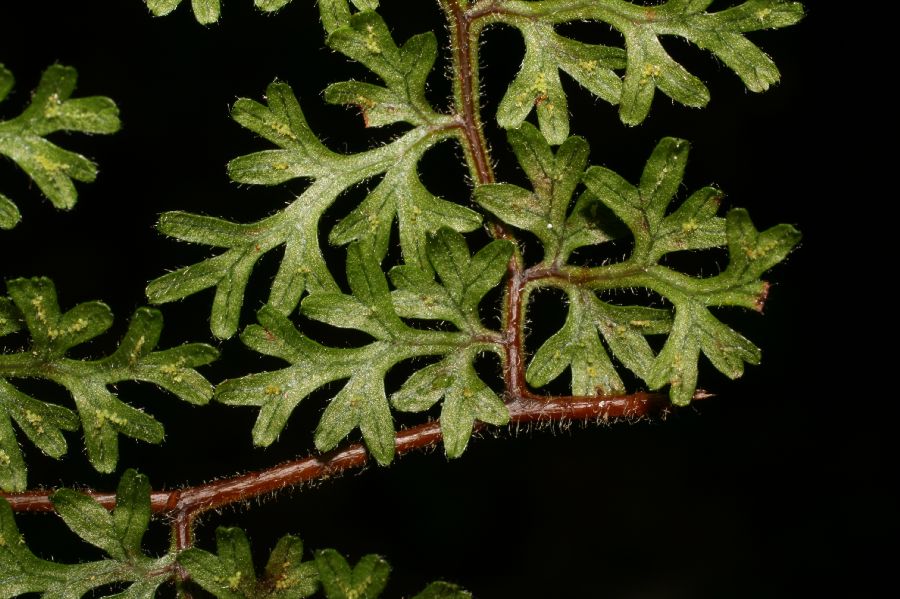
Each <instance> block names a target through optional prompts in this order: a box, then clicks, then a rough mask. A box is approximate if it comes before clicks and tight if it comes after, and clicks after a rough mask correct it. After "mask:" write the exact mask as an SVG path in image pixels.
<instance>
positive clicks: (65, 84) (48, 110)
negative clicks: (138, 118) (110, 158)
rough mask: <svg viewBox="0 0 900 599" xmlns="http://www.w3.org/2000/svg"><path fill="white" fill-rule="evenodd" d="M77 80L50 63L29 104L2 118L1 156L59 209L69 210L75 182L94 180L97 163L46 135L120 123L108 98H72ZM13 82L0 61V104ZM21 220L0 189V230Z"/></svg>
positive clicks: (111, 128) (107, 129)
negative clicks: (18, 112) (63, 147)
mask: <svg viewBox="0 0 900 599" xmlns="http://www.w3.org/2000/svg"><path fill="white" fill-rule="evenodd" d="M77 78H78V76H77V73H76V72H75V69H73V68H71V67H64V66H61V65H53V66H51V67H50V68H48V69H47V70H46V71H44V74H43V76H42V77H41V81H40V83H39V84H38V87H37V89H36V90H35V91H34V94H32V96H31V103H30V104H29V105H28V108H26V109H25V110H24V111H23V112H22V113H21V114H20V115H19V116H17V117H15V118H13V119H9V120H6V121H0V155H3V156H6V157H7V158H10V159H11V160H12V161H13V162H15V163H16V164H17V165H18V166H19V168H21V169H22V170H23V171H25V173H26V174H27V175H28V176H29V177H31V179H32V180H34V182H35V184H36V185H37V186H38V189H40V190H41V193H43V194H44V196H45V197H46V198H47V199H48V200H50V202H51V203H52V204H53V206H55V207H56V208H59V209H61V210H68V209H70V208H72V207H73V206H74V205H75V202H76V200H77V199H78V192H77V191H76V189H75V184H74V181H82V182H86V183H90V182H91V181H93V180H94V179H96V177H97V165H96V164H94V163H93V162H91V161H90V160H88V159H87V158H85V157H84V156H82V155H81V154H76V153H75V152H71V151H69V150H64V149H62V148H60V147H59V146H57V145H56V144H54V143H53V142H51V141H49V140H47V139H46V137H47V136H48V135H51V134H53V133H55V132H57V131H77V132H81V133H104V134H107V133H115V132H116V131H118V130H119V127H120V122H119V109H118V108H117V107H116V105H115V103H114V102H113V101H112V100H110V99H109V98H104V97H101V96H91V97H87V98H75V99H72V98H70V96H71V95H72V92H74V91H75V82H76V80H77ZM13 83H14V79H13V75H12V73H11V72H9V71H8V70H7V69H6V68H4V67H3V65H2V64H0V102H2V101H3V100H4V99H5V98H6V96H7V94H8V93H9V91H10V90H11V89H12V87H13ZM20 219H21V215H20V214H19V209H18V207H17V206H16V205H15V204H14V203H13V201H12V200H11V199H9V198H8V197H6V196H5V195H3V194H2V193H0V229H12V228H13V227H15V226H16V224H17V223H18V222H19V220H20Z"/></svg>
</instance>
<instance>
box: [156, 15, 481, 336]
mask: <svg viewBox="0 0 900 599" xmlns="http://www.w3.org/2000/svg"><path fill="white" fill-rule="evenodd" d="M322 10H325V5H323V6H322ZM347 23H348V24H347V25H345V26H344V27H340V28H337V29H336V30H335V31H334V32H333V33H332V34H331V35H330V36H329V39H328V43H329V45H331V46H332V47H333V48H334V49H336V50H338V51H341V52H343V53H345V54H347V55H348V56H350V57H351V58H354V59H356V60H358V61H360V62H362V63H363V64H365V65H366V66H368V67H369V68H371V69H372V70H373V71H374V72H375V73H376V74H378V75H379V76H380V77H381V78H382V79H383V80H384V81H385V83H386V85H387V87H380V86H376V85H371V84H362V83H357V82H344V83H339V84H335V85H333V86H331V87H330V88H329V89H328V90H327V92H326V99H328V100H329V101H331V102H336V103H353V104H358V105H360V106H363V110H364V114H366V115H367V119H369V122H370V124H384V123H388V122H394V121H396V120H403V121H406V122H409V123H410V124H412V125H414V128H413V129H411V130H410V131H409V132H407V133H405V134H404V135H402V136H401V137H399V138H398V139H396V140H395V141H393V142H391V143H389V144H386V145H384V146H381V147H378V148H375V149H372V150H369V151H366V152H361V153H359V154H353V155H342V154H336V153H334V152H332V151H331V150H329V149H328V148H326V147H325V146H324V145H323V144H322V143H321V142H319V140H318V139H317V138H316V137H315V135H314V134H313V132H312V130H311V129H310V128H309V126H308V125H307V123H306V120H305V118H304V116H303V112H302V111H301V109H300V105H299V103H298V102H297V99H296V98H295V96H294V94H293V92H292V91H291V89H290V88H289V87H288V86H287V85H286V84H283V83H277V82H276V83H273V84H272V85H270V86H269V89H268V91H267V93H266V97H267V99H268V105H267V106H264V105H262V104H259V103H257V102H255V101H252V100H239V101H238V102H237V103H236V104H235V106H234V110H233V112H232V116H233V118H234V119H235V120H236V121H237V122H239V123H240V124H241V125H243V126H244V127H247V128H248V129H250V130H251V131H254V132H255V133H257V134H259V135H261V136H262V137H264V138H265V139H267V140H268V141H270V142H272V143H273V144H275V145H276V146H278V147H279V148H280V149H277V150H265V151H262V152H257V153H254V154H250V155H248V156H242V157H240V158H236V159H235V160H233V161H231V163H230V164H229V165H228V171H229V175H230V176H231V178H232V179H234V180H235V181H237V182H240V183H252V184H264V185H274V184H278V183H283V182H285V181H288V180H291V179H295V178H305V179H311V180H313V183H312V184H311V185H310V186H309V187H308V188H307V190H306V191H305V192H304V193H303V194H301V195H300V196H299V197H298V198H297V199H296V200H295V201H294V202H292V203H291V204H290V205H289V206H288V207H287V208H286V209H285V210H284V211H282V212H280V213H277V214H275V215H273V216H270V217H268V218H265V219H263V220H261V221H258V222H256V223H253V224H250V225H239V224H235V223H230V222H228V221H225V220H222V219H217V218H211V217H205V216H196V215H192V214H185V213H181V212H170V213H167V214H164V215H163V217H162V219H161V220H160V223H159V229H160V231H161V232H163V233H165V234H166V235H170V236H172V237H175V238H178V239H181V240H183V241H189V242H193V243H203V244H206V245H211V246H214V247H221V248H227V251H226V252H225V253H223V254H220V255H218V256H215V257H213V258H210V259H208V260H205V261H203V262H201V263H199V264H195V265H191V266H188V267H185V268H182V269H179V270H176V271H174V272H171V273H169V274H166V275H164V276H162V277H160V278H158V279H156V280H155V281H153V282H152V283H150V285H149V286H148V288H147V295H148V297H149V298H150V300H151V301H152V302H154V303H164V302H169V301H173V300H176V299H180V298H183V297H185V296H188V295H191V294H193V293H196V292H198V291H200V290H202V289H206V288H208V287H216V296H215V300H214V301H213V309H212V317H211V327H212V331H213V333H214V334H215V335H216V336H218V337H230V336H231V335H233V334H234V333H235V332H236V331H237V329H238V321H239V317H240V309H241V306H242V304H243V297H244V288H245V286H246V284H247V280H248V278H249V276H250V273H251V271H252V269H253V267H254V265H255V264H256V262H257V260H259V258H260V257H262V255H263V254H265V253H266V252H268V251H271V250H272V249H274V248H276V247H279V246H282V245H283V246H284V247H285V251H284V258H283V259H282V263H281V268H280V269H279V272H278V275H277V276H276V277H275V280H274V281H273V283H272V290H271V294H270V296H269V305H271V306H272V307H274V308H275V309H276V310H278V311H279V312H280V313H282V314H285V315H287V314H290V313H291V312H292V311H293V310H294V308H296V306H297V303H298V302H299V300H300V297H301V295H302V294H303V292H304V291H305V290H309V291H311V292H315V291H329V292H332V291H336V290H337V286H336V285H335V283H334V280H333V278H332V277H331V275H330V273H329V271H328V268H327V266H326V265H325V261H324V259H323V257H322V252H321V249H320V248H319V245H318V241H317V235H318V227H319V219H320V217H321V216H322V214H323V213H324V211H325V210H326V209H327V208H328V207H329V206H330V205H331V204H332V203H333V202H334V201H335V200H336V199H337V197H338V196H339V195H340V194H341V193H343V192H344V191H345V190H347V189H348V188H350V187H352V186H354V185H357V184H359V183H360V182H362V181H365V180H367V179H370V178H372V177H375V176H377V175H380V174H383V175H384V177H383V179H382V180H381V182H380V183H379V184H378V185H377V186H375V188H374V189H373V190H372V191H371V192H369V194H368V195H367V196H366V198H365V199H364V200H363V202H362V203H361V204H360V205H359V206H358V207H357V208H356V209H355V210H354V211H353V212H351V213H350V214H349V215H348V216H347V217H346V218H345V219H344V220H343V221H341V222H340V223H338V225H337V226H336V227H335V228H334V229H333V230H332V232H331V235H330V237H329V239H330V241H331V242H332V243H336V244H346V243H350V242H353V241H360V242H363V243H365V244H367V245H369V246H371V247H372V248H373V249H374V251H375V253H376V254H377V255H378V256H379V257H383V256H384V255H385V254H386V252H387V247H388V241H389V238H390V232H391V227H392V224H393V222H394V221H395V220H396V221H397V224H398V227H399V230H400V244H401V248H402V251H403V257H404V259H405V260H406V262H408V263H412V264H418V265H419V266H422V267H426V268H427V265H428V260H427V258H426V256H425V244H426V239H427V237H428V235H429V234H430V233H433V232H434V231H437V230H438V229H439V228H441V227H445V226H446V227H450V228H452V229H455V230H457V231H471V230H473V229H475V228H477V227H478V225H479V224H480V223H481V217H480V216H479V215H478V213H476V212H474V211H472V210H470V209H468V208H465V207H462V206H459V205H457V204H454V203H452V202H448V201H446V200H443V199H441V198H438V197H436V196H434V195H432V194H431V193H430V192H429V191H428V190H427V189H425V187H424V186H423V185H422V183H421V182H420V181H419V177H418V173H417V171H416V164H417V163H418V161H419V160H420V159H421V157H422V155H423V154H424V153H425V152H426V151H427V150H428V149H429V148H431V147H432V146H434V145H435V144H436V143H438V142H440V141H442V140H445V139H448V138H450V137H452V136H453V135H455V132H454V131H453V129H452V127H451V125H452V123H453V121H452V119H451V117H448V116H445V115H441V114H438V113H436V112H434V110H433V109H431V107H430V106H429V105H428V103H427V101H426V100H425V96H424V86H425V77H426V76H427V73H428V72H429V71H430V70H431V66H432V64H433V63H434V58H435V55H436V42H435V39H434V36H433V35H432V34H425V35H420V36H415V37H413V38H411V39H410V40H409V41H407V42H406V43H405V44H404V45H403V46H402V47H397V46H396V45H395V44H394V42H393V40H392V39H391V38H390V35H389V34H388V31H387V28H386V27H385V25H384V23H383V21H382V20H381V17H379V16H378V15H376V14H375V13H372V12H364V13H359V14H357V15H355V16H353V17H352V18H350V17H348V19H347Z"/></svg>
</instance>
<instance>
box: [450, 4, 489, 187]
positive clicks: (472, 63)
mask: <svg viewBox="0 0 900 599" xmlns="http://www.w3.org/2000/svg"><path fill="white" fill-rule="evenodd" d="M463 1H464V0H439V2H440V5H441V8H442V9H443V10H444V14H445V15H446V16H447V23H448V25H449V28H450V48H451V52H452V53H453V98H454V103H455V109H456V113H457V116H458V117H459V118H460V119H461V121H462V122H461V126H462V133H463V136H462V137H463V148H464V151H465V154H466V161H467V162H468V163H469V170H470V172H471V173H472V176H473V178H474V179H475V181H476V182H477V183H478V184H479V185H485V184H487V183H493V182H494V169H493V166H491V157H490V153H489V152H488V148H487V141H486V140H485V137H484V127H483V125H482V123H481V107H480V102H479V94H478V89H479V82H478V32H479V29H480V28H479V27H478V26H476V27H473V26H472V25H473V22H472V20H471V19H470V18H469V15H468V14H466V12H465V10H464V9H465V7H464V6H463V4H462V3H463Z"/></svg>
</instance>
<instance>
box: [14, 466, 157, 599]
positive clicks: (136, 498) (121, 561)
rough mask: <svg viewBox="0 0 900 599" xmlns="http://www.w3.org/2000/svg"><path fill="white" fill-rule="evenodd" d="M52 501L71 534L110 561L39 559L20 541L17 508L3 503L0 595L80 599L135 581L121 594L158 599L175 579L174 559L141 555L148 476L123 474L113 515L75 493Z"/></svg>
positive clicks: (147, 510)
mask: <svg viewBox="0 0 900 599" xmlns="http://www.w3.org/2000/svg"><path fill="white" fill-rule="evenodd" d="M51 499H52V501H53V504H54V507H55V508H56V510H57V512H58V513H59V515H60V516H61V517H62V519H63V521H64V522H65V523H66V525H67V526H68V527H69V528H70V529H71V530H72V532H74V533H75V534H77V535H78V536H79V537H81V538H82V539H83V540H85V541H86V542H88V543H90V544H92V545H94V546H96V547H98V548H100V549H102V550H103V552H104V553H106V555H107V556H108V557H107V558H106V559H103V560H99V561H95V562H86V563H81V564H73V565H68V564H60V563H57V562H52V561H47V560H43V559H41V558H39V557H37V556H36V555H34V554H33V553H32V552H31V551H30V550H29V549H28V547H27V545H26V544H25V542H24V540H23V539H22V538H21V535H20V534H19V530H18V528H17V526H16V522H15V519H14V517H13V512H12V508H10V506H9V504H8V503H7V502H6V501H5V500H0V597H3V598H8V597H15V596H18V595H22V594H25V593H41V596H42V597H44V598H45V599H50V598H54V599H78V598H79V597H81V596H83V595H85V594H86V593H88V592H90V591H91V590H92V589H97V588H99V587H103V586H105V585H109V584H111V583H133V584H131V585H129V587H128V588H127V590H126V591H125V592H124V593H123V594H122V595H118V596H134V597H153V596H154V594H155V592H156V589H157V587H158V586H159V585H160V584H162V583H163V582H165V581H166V580H168V579H169V578H170V577H171V566H172V563H173V561H174V555H172V554H169V555H165V556H163V557H161V558H153V557H148V556H147V555H145V554H144V553H143V552H142V551H141V541H142V539H143V536H144V534H145V533H146V531H147V526H148V525H149V523H150V483H149V482H148V481H147V478H146V477H145V476H143V475H141V474H138V473H137V472H135V471H134V470H126V471H125V472H124V473H123V475H122V478H121V480H120V482H119V488H118V490H117V492H116V507H115V509H114V510H113V511H112V512H108V511H107V510H106V509H105V508H104V507H102V506H101V505H100V504H99V503H97V502H96V501H94V500H93V499H91V498H90V497H88V496H87V495H84V494H82V493H79V492H77V491H73V490H70V489H62V490H60V491H57V492H56V493H54V494H53V496H52V498H51Z"/></svg>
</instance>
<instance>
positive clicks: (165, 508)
mask: <svg viewBox="0 0 900 599" xmlns="http://www.w3.org/2000/svg"><path fill="white" fill-rule="evenodd" d="M669 405H670V404H669V400H668V398H667V397H666V396H665V394H661V393H635V394H632V395H622V396H617V397H568V396H565V397H552V398H549V397H540V396H535V395H534V394H532V393H529V394H528V395H527V396H522V397H515V398H514V399H513V400H512V401H510V402H509V403H508V404H507V406H508V407H509V414H510V424H511V425H516V424H527V423H530V422H560V421H573V420H576V421H585V422H589V421H594V420H604V421H606V420H609V419H615V418H638V417H641V416H648V415H651V414H659V413H664V412H665V411H666V410H667V409H669ZM482 426H483V425H482V424H481V423H478V424H477V425H476V428H481V427H482ZM442 438H443V435H442V434H441V425H440V422H438V421H432V422H427V423H425V424H420V425H418V426H414V427H411V428H407V429H404V430H401V431H399V432H398V433H397V438H396V441H395V447H396V453H397V455H403V454H406V453H409V452H411V451H416V450H420V449H425V448H428V447H433V446H434V445H436V444H437V443H439V442H440V441H441V439H442ZM368 461H369V453H368V451H366V448H365V446H364V445H362V444H361V443H354V444H352V445H348V446H347V447H344V448H343V449H337V450H335V451H332V452H329V453H326V454H324V455H320V456H309V457H305V458H300V459H297V460H293V461H290V462H286V463H284V464H280V465H278V466H273V467H271V468H266V469H265V470H259V471H256V472H249V473H247V474H241V475H237V476H232V477H230V478H225V479H221V480H217V481H215V482H211V483H206V484H203V485H197V486H192V487H185V488H183V489H175V490H172V491H155V492H154V493H153V494H152V495H151V496H150V505H151V507H152V509H153V511H154V512H156V513H159V514H167V515H171V516H173V518H174V521H173V527H174V531H175V537H176V545H177V546H178V547H179V548H184V547H189V546H190V545H191V532H190V528H191V523H192V521H193V520H194V519H195V518H196V517H197V516H198V515H199V514H201V513H203V512H205V511H207V510H211V509H216V508H220V507H224V506H226V505H231V504H233V503H238V502H241V501H246V500H248V499H253V498H256V497H260V496H262V495H267V494H271V493H273V492H275V491H279V490H281V489H284V488H287V487H292V486H296V485H300V484H302V483H305V482H310V481H314V480H322V479H325V478H328V477H331V476H334V475H337V474H340V473H342V472H345V471H347V470H353V469H357V468H361V467H363V466H365V465H366V464H367V463H368ZM87 494H88V495H89V496H90V497H92V498H93V499H95V500H96V501H98V502H99V503H100V504H101V505H103V506H104V507H106V508H108V509H112V508H113V507H115V501H116V498H115V494H113V493H97V492H93V491H90V492H88V493H87ZM50 495H52V491H49V490H35V491H25V492H23V493H9V494H6V493H4V494H2V497H3V498H4V499H6V500H7V501H8V502H9V503H10V505H11V506H12V508H13V510H14V511H17V512H51V511H53V504H52V503H51V501H50Z"/></svg>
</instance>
